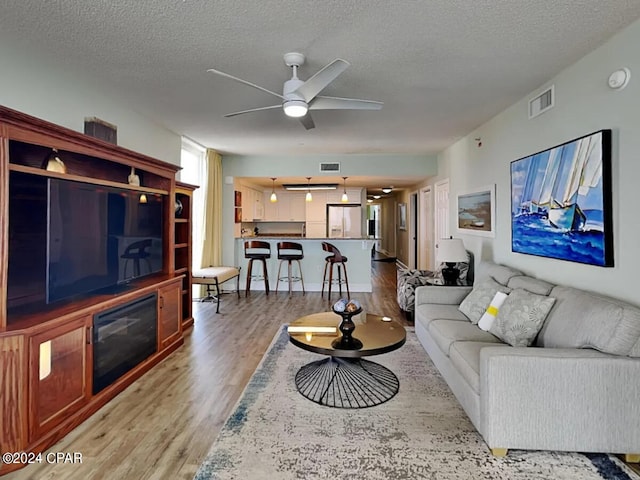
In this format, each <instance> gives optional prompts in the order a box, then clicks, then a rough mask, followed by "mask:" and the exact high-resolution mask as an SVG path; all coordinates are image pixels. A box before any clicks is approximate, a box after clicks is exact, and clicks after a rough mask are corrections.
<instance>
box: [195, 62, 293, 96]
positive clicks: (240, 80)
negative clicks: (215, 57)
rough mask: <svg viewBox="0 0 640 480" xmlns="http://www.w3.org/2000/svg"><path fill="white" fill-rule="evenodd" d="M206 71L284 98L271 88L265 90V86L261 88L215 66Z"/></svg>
mask: <svg viewBox="0 0 640 480" xmlns="http://www.w3.org/2000/svg"><path fill="white" fill-rule="evenodd" d="M207 72H211V73H215V74H216V75H220V76H221V77H226V78H230V79H231V80H235V81H236V82H240V83H244V84H245V85H248V86H250V87H253V88H257V89H258V90H261V91H263V92H266V93H270V94H271V95H273V96H276V97H278V98H282V99H283V100H284V97H283V96H282V95H280V94H279V93H276V92H272V91H271V90H267V89H266V88H263V87H261V86H260V85H256V84H255V83H251V82H247V81H246V80H242V79H241V78H238V77H234V76H233V75H229V74H228V73H224V72H221V71H220V70H216V69H215V68H210V69H209V70H207Z"/></svg>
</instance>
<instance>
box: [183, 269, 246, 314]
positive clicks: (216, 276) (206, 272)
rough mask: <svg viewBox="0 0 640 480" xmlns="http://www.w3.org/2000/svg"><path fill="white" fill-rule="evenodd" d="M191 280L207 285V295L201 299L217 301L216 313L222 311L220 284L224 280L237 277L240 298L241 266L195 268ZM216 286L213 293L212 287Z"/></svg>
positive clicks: (237, 292) (237, 291)
mask: <svg viewBox="0 0 640 480" xmlns="http://www.w3.org/2000/svg"><path fill="white" fill-rule="evenodd" d="M191 277H192V278H191V282H192V283H194V284H198V285H206V286H207V296H206V297H204V298H203V299H202V300H201V301H202V302H205V301H207V300H213V301H215V302H216V313H220V285H222V284H223V283H224V282H226V281H228V280H231V279H232V278H235V279H236V294H237V295H238V298H240V267H205V268H200V269H198V270H194V271H193V273H192V274H191ZM213 287H215V289H216V293H215V295H213V293H212V291H211V289H212V288H213Z"/></svg>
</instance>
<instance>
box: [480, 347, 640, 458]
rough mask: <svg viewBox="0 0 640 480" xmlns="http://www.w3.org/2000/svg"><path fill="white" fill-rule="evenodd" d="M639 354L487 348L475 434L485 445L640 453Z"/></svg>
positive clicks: (484, 350)
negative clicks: (479, 424)
mask: <svg viewBox="0 0 640 480" xmlns="http://www.w3.org/2000/svg"><path fill="white" fill-rule="evenodd" d="M638 378H640V359H638V358H631V357H622V356H615V355H609V354H604V353H601V352H598V351H596V350H591V349H565V348H562V349H561V348H526V347H523V348H504V347H485V348H483V349H482V350H481V352H480V409H481V419H482V420H481V434H482V436H483V437H484V439H485V441H486V442H487V444H488V445H489V447H490V448H516V449H517V448H521V449H536V450H562V451H579V452H611V453H635V452H637V451H640V402H638V398H640V382H638V381H637V379H638Z"/></svg>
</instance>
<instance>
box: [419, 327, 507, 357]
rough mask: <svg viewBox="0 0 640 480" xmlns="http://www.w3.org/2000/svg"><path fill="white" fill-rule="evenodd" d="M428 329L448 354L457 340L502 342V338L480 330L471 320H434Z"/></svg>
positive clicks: (441, 348)
mask: <svg viewBox="0 0 640 480" xmlns="http://www.w3.org/2000/svg"><path fill="white" fill-rule="evenodd" d="M428 330H429V333H430V334H431V337H432V338H433V340H434V341H435V343H436V344H437V345H438V347H439V348H440V350H442V352H443V353H444V354H445V355H447V356H449V348H450V347H451V344H452V343H453V342H457V341H466V342H487V343H500V340H498V339H497V338H496V337H494V336H493V335H491V334H490V333H489V332H485V331H483V330H480V329H479V328H478V326H477V325H473V324H472V323H469V322H460V321H457V320H433V321H432V322H431V323H430V324H429V327H428Z"/></svg>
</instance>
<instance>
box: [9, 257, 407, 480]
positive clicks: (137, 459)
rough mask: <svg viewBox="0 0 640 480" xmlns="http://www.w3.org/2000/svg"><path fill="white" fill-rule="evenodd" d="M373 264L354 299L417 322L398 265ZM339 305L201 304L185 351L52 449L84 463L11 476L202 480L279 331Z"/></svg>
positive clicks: (263, 298) (255, 300)
mask: <svg viewBox="0 0 640 480" xmlns="http://www.w3.org/2000/svg"><path fill="white" fill-rule="evenodd" d="M371 263H372V273H373V292H372V293H353V294H352V297H353V298H357V299H359V300H360V301H361V302H362V303H363V304H364V305H365V306H366V309H367V311H369V312H372V313H377V314H380V315H388V316H390V317H393V318H396V319H398V320H400V321H401V322H402V323H403V324H407V322H405V321H404V319H403V317H402V315H401V312H400V310H399V309H398V305H397V303H396V300H395V295H396V266H395V263H393V262H377V261H372V262H371ZM337 299H338V295H337V294H336V293H334V294H333V295H332V300H331V301H328V300H327V298H326V294H325V298H324V299H322V298H321V297H320V293H319V292H310V293H307V294H306V295H304V296H303V295H302V293H298V292H294V293H293V294H292V295H291V296H289V295H288V293H284V292H279V293H278V294H277V295H275V294H274V293H271V294H270V295H268V296H267V295H265V294H264V293H263V292H252V293H251V294H250V296H249V297H247V298H245V297H244V293H243V294H241V298H240V299H238V298H237V297H236V296H235V294H233V295H224V296H223V300H222V304H221V308H220V311H221V313H220V314H218V315H216V313H215V305H214V304H212V303H194V317H195V319H196V321H195V325H194V327H193V328H192V329H191V330H190V331H187V332H186V334H185V344H184V346H183V347H182V348H180V349H179V350H178V351H176V352H175V353H174V354H173V355H171V356H170V357H169V358H167V359H166V360H164V361H163V362H162V363H161V364H159V365H158V366H157V367H155V368H154V369H152V370H151V371H150V372H148V373H147V374H146V375H144V376H143V377H142V378H140V379H139V380H137V381H136V382H135V383H133V384H132V385H131V386H130V387H129V388H127V389H126V390H125V391H124V392H122V393H121V394H120V395H118V396H117V397H116V398H115V399H113V400H112V401H111V402H110V403H109V404H107V405H105V406H104V407H103V408H102V409H100V410H99V411H98V412H97V413H96V414H94V415H93V416H92V417H91V418H89V419H88V420H87V421H85V422H84V423H83V424H82V425H80V426H79V427H78V428H76V429H75V430H73V431H72V432H71V433H69V434H68V435H67V436H66V437H65V438H64V439H63V440H61V441H60V442H58V444H56V445H55V446H54V447H53V448H51V449H50V450H49V451H48V452H65V453H73V452H80V453H82V460H83V461H82V464H57V465H47V464H41V465H30V466H28V467H26V468H24V469H22V470H20V471H17V472H13V473H10V474H8V475H6V476H4V477H2V478H3V480H5V479H7V480H16V479H38V480H41V479H70V480H71V479H73V480H75V479H78V480H87V479H96V480H97V479H109V480H110V479H118V480H120V479H127V480H129V479H132V480H133V479H191V478H193V475H194V474H195V472H196V470H197V469H198V466H199V465H200V463H201V462H202V460H203V459H204V457H205V456H206V454H207V452H208V450H209V448H210V447H211V445H212V444H213V442H214V440H215V438H216V436H217V435H218V432H219V430H220V428H221V427H222V425H223V423H224V421H225V420H226V418H227V417H228V415H229V414H230V413H231V411H232V409H233V407H234V405H235V403H236V402H237V401H238V399H239V397H240V395H241V394H242V391H243V390H244V387H245V385H246V384H247V382H248V381H249V378H250V377H251V375H252V374H253V372H254V371H255V368H256V366H257V365H258V363H259V362H260V359H261V358H262V356H263V354H264V352H265V351H266V349H267V348H268V346H269V344H270V343H271V340H272V339H273V336H274V335H275V333H276V332H277V330H278V327H279V326H280V325H281V324H283V323H288V322H290V321H291V320H294V319H295V318H297V317H300V316H302V315H307V314H310V313H314V312H318V311H325V310H328V309H329V308H330V306H331V303H333V302H334V301H335V300H337Z"/></svg>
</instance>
